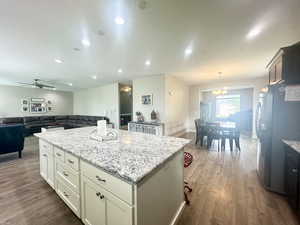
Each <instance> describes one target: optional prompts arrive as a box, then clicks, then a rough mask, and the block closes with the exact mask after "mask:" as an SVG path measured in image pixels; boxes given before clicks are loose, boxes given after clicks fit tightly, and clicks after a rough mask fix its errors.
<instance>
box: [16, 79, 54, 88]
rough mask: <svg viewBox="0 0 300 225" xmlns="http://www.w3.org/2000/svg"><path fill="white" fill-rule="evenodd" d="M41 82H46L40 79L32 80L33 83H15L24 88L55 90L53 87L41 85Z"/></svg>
mask: <svg viewBox="0 0 300 225" xmlns="http://www.w3.org/2000/svg"><path fill="white" fill-rule="evenodd" d="M42 82H46V81H43V80H40V79H34V80H33V83H22V82H17V83H18V84H21V85H24V86H30V87H34V88H41V89H42V88H44V89H55V87H54V86H51V85H47V84H43V83H42Z"/></svg>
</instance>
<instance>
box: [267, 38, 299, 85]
mask: <svg viewBox="0 0 300 225" xmlns="http://www.w3.org/2000/svg"><path fill="white" fill-rule="evenodd" d="M267 68H268V70H269V84H271V85H272V84H275V83H278V82H280V81H284V82H285V83H286V84H300V42H298V43H296V44H294V45H292V46H289V47H285V48H281V49H280V50H279V51H278V52H277V54H276V55H275V56H274V57H273V59H272V60H271V62H270V63H269V64H268V65H267Z"/></svg>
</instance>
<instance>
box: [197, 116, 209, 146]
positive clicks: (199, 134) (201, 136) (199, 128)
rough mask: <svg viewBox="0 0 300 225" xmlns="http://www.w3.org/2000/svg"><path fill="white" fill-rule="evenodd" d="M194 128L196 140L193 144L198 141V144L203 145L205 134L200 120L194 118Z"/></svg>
mask: <svg viewBox="0 0 300 225" xmlns="http://www.w3.org/2000/svg"><path fill="white" fill-rule="evenodd" d="M195 128H196V141H195V144H196V145H197V144H198V143H199V141H200V145H201V146H203V142H204V137H205V136H206V135H207V132H206V130H205V127H204V126H202V125H201V120H200V119H196V120H195Z"/></svg>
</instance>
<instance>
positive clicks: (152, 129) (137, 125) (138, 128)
mask: <svg viewBox="0 0 300 225" xmlns="http://www.w3.org/2000/svg"><path fill="white" fill-rule="evenodd" d="M164 127H165V126H164V124H163V123H146V122H143V123H141V122H129V123H128V131H132V132H141V133H146V134H154V135H157V136H163V135H164V133H165V131H164Z"/></svg>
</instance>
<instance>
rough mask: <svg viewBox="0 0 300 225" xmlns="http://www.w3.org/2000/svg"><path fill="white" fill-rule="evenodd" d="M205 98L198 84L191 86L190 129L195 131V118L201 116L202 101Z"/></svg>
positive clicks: (188, 127)
mask: <svg viewBox="0 0 300 225" xmlns="http://www.w3.org/2000/svg"><path fill="white" fill-rule="evenodd" d="M202 100H203V96H202V92H201V91H200V88H199V87H198V86H190V88H189V120H188V126H187V129H188V131H195V122H194V121H195V119H198V118H199V117H200V102H201V101H202Z"/></svg>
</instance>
